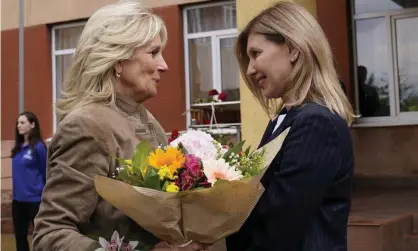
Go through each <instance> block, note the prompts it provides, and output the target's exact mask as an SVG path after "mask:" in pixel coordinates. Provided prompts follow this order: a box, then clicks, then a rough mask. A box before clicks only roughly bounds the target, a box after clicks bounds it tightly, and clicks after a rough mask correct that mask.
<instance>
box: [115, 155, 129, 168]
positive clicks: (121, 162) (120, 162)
mask: <svg viewBox="0 0 418 251" xmlns="http://www.w3.org/2000/svg"><path fill="white" fill-rule="evenodd" d="M115 158H116V160H117V161H118V162H119V165H120V166H122V167H124V166H127V164H126V161H125V160H124V159H121V158H118V157H116V156H115Z"/></svg>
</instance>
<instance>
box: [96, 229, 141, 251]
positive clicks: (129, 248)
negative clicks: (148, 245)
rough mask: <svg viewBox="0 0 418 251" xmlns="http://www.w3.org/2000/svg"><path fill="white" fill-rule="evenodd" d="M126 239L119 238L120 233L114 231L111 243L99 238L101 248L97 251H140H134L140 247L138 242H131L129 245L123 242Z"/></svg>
mask: <svg viewBox="0 0 418 251" xmlns="http://www.w3.org/2000/svg"><path fill="white" fill-rule="evenodd" d="M124 238H125V237H122V238H119V233H118V231H116V230H115V231H114V232H113V234H112V238H111V239H110V241H109V242H108V241H106V239H105V238H102V237H99V243H100V246H102V247H101V248H98V249H96V250H95V251H138V250H134V249H135V248H136V246H138V244H139V242H138V241H130V242H129V243H125V242H123V239H124Z"/></svg>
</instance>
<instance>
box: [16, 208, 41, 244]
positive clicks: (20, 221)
mask: <svg viewBox="0 0 418 251" xmlns="http://www.w3.org/2000/svg"><path fill="white" fill-rule="evenodd" d="M39 204H40V202H21V201H16V200H14V201H13V204H12V213H13V226H14V232H15V238H16V250H17V251H29V243H28V231H29V223H32V224H33V220H34V219H35V216H36V214H37V213H38V210H39Z"/></svg>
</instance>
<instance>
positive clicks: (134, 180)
mask: <svg viewBox="0 0 418 251" xmlns="http://www.w3.org/2000/svg"><path fill="white" fill-rule="evenodd" d="M116 179H118V180H121V181H123V182H125V183H128V184H131V185H132V186H139V187H144V185H145V184H144V181H143V180H142V179H141V177H138V176H135V175H129V174H128V171H127V170H126V169H122V170H120V171H119V172H118V176H117V177H116Z"/></svg>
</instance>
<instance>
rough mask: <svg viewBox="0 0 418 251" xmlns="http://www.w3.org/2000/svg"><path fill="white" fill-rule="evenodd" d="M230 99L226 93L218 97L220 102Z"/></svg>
mask: <svg viewBox="0 0 418 251" xmlns="http://www.w3.org/2000/svg"><path fill="white" fill-rule="evenodd" d="M227 98H228V94H226V93H225V92H221V93H220V94H219V96H218V99H219V100H220V101H225V100H226V99H227Z"/></svg>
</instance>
